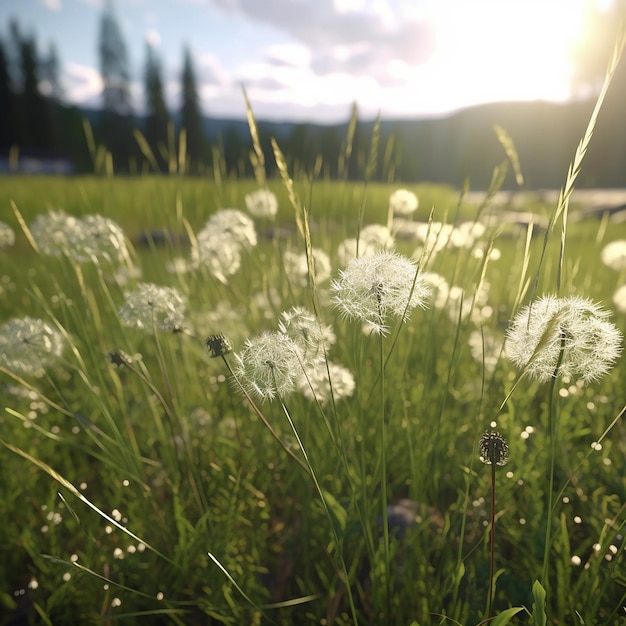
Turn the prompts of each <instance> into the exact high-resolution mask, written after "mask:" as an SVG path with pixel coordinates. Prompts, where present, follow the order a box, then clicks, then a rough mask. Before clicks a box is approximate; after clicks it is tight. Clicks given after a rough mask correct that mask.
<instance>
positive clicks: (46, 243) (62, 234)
mask: <svg viewBox="0 0 626 626" xmlns="http://www.w3.org/2000/svg"><path fill="white" fill-rule="evenodd" d="M30 232H31V234H32V236H33V239H34V240H35V243H36V244H37V247H38V248H39V250H40V251H41V253H42V254H47V255H51V256H61V255H63V254H66V255H67V256H69V257H70V258H71V259H72V260H73V261H75V262H76V263H84V262H86V261H94V260H99V259H105V260H107V261H109V262H121V261H127V260H128V259H129V254H128V248H127V247H126V239H125V238H124V232H123V230H122V229H121V228H120V227H119V226H118V225H117V224H116V223H115V222H114V221H113V220H110V219H108V218H105V217H102V216H101V215H87V216H85V217H83V218H81V219H78V218H76V217H73V216H71V215H67V214H66V213H65V212H63V211H50V212H49V213H47V214H43V215H38V216H37V217H36V218H35V220H34V221H33V222H32V224H31V225H30Z"/></svg>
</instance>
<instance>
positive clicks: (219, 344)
mask: <svg viewBox="0 0 626 626" xmlns="http://www.w3.org/2000/svg"><path fill="white" fill-rule="evenodd" d="M206 346H207V348H208V350H209V354H210V356H211V358H212V359H215V358H217V357H220V356H225V355H227V354H229V353H231V352H232V351H233V345H232V343H231V342H230V340H229V339H228V338H227V337H225V336H224V335H221V334H219V335H209V336H208V337H207V338H206Z"/></svg>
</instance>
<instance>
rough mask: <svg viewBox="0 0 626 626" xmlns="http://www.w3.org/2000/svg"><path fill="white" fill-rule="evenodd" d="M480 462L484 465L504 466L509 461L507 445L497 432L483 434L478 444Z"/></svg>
mask: <svg viewBox="0 0 626 626" xmlns="http://www.w3.org/2000/svg"><path fill="white" fill-rule="evenodd" d="M478 449H479V453H480V457H479V458H480V460H481V461H482V462H483V463H485V465H500V466H502V465H506V464H507V463H508V461H509V444H508V443H507V441H506V439H505V438H504V437H503V436H502V435H501V434H500V433H499V432H497V431H493V430H492V431H487V432H485V433H483V435H482V437H481V438H480V442H479V443H478Z"/></svg>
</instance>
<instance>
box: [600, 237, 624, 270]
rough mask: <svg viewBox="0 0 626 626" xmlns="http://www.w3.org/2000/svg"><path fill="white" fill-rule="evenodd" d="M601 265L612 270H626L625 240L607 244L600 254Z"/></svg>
mask: <svg viewBox="0 0 626 626" xmlns="http://www.w3.org/2000/svg"><path fill="white" fill-rule="evenodd" d="M600 259H601V260H602V263H603V264H604V265H606V266H607V267H610V268H611V269H613V270H616V271H620V270H623V269H626V239H617V240H616V241H611V242H610V243H607V244H606V246H604V248H602V251H601V252H600Z"/></svg>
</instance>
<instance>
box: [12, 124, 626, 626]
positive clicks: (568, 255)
mask: <svg viewBox="0 0 626 626" xmlns="http://www.w3.org/2000/svg"><path fill="white" fill-rule="evenodd" d="M251 126H252V128H251V130H252V136H253V139H254V123H253V120H251ZM503 139H506V137H503ZM589 139H590V133H588V134H587V135H586V136H585V138H584V140H583V144H581V145H582V148H584V144H585V141H588V140H589ZM374 143H375V142H373V144H374ZM256 147H257V148H258V145H257V146H256ZM503 148H504V149H503V162H502V163H501V164H499V165H498V166H497V167H496V169H495V171H494V178H493V185H492V189H491V190H490V193H487V196H486V199H485V201H484V202H483V203H482V204H480V205H476V204H469V203H468V202H466V201H465V196H464V190H457V189H451V188H447V187H441V186H435V185H429V184H421V185H416V186H411V187H409V188H405V186H404V185H399V184H394V183H392V182H390V183H387V184H378V183H376V184H375V183H372V182H368V172H371V170H372V167H373V166H374V165H375V159H376V151H375V150H374V149H372V151H371V152H370V153H369V154H368V155H365V158H364V162H365V163H366V169H365V170H364V176H363V178H364V180H363V181H362V182H354V181H352V182H351V181H347V180H336V181H331V180H328V179H326V178H324V177H323V176H318V177H316V176H315V175H313V173H306V172H296V173H295V174H294V173H293V172H290V171H289V167H288V166H287V164H286V162H285V160H284V158H283V156H282V153H281V152H280V147H279V146H275V152H274V155H262V154H260V152H259V150H260V149H259V150H257V151H256V153H255V155H256V157H255V158H256V160H255V161H254V162H255V164H256V173H257V176H256V178H255V179H250V180H247V179H237V178H234V177H230V176H227V175H225V173H223V172H220V170H219V167H218V168H216V170H215V172H214V174H213V176H211V177H209V176H207V177H206V178H187V177H183V176H176V175H174V176H156V175H151V176H143V177H134V178H133V177H116V176H97V177H96V176H94V177H81V178H70V179H60V178H34V179H31V178H19V177H13V178H6V179H5V180H4V181H3V184H2V187H1V189H0V195H1V197H0V202H1V206H2V207H3V221H4V222H5V223H6V225H7V228H6V229H4V231H3V238H2V241H3V243H4V244H5V245H4V247H3V248H2V249H0V263H1V265H0V267H1V271H0V379H1V380H0V383H1V387H0V398H1V400H2V402H1V406H2V413H1V414H0V423H1V425H2V427H1V430H0V432H1V435H0V441H1V442H2V444H3V447H2V450H3V452H2V466H1V467H2V479H1V481H0V512H1V514H2V519H3V520H4V523H3V532H2V535H1V539H0V553H1V554H0V562H1V563H2V565H1V566H0V606H2V607H3V608H2V610H3V614H4V616H5V617H4V618H3V619H4V622H3V623H11V620H17V619H22V620H23V621H24V622H26V620H30V621H31V622H32V623H45V624H73V623H114V622H120V623H151V624H153V623H155V624H161V623H163V624H166V623H175V624H211V623H216V624H217V623H224V624H285V625H287V624H309V623H310V624H336V625H342V624H406V625H411V626H413V625H415V626H426V625H428V624H461V625H477V624H486V623H490V624H497V625H499V626H502V625H503V624H532V625H535V626H539V625H544V624H548V623H550V624H557V623H558V624H597V625H610V624H619V623H626V622H625V615H624V604H625V602H626V577H625V576H624V541H625V540H624V530H625V528H624V526H625V524H626V514H625V512H626V504H625V503H626V471H625V469H626V468H625V459H626V433H625V432H624V425H623V421H622V419H621V417H622V412H623V410H624V397H623V395H622V393H621V390H623V389H624V388H625V387H626V368H625V366H624V362H623V357H622V356H621V346H622V343H623V340H622V337H623V333H624V332H625V331H626V307H625V306H624V302H623V295H621V297H620V295H619V293H620V292H619V291H618V289H619V287H621V286H622V285H623V284H624V278H625V276H626V263H624V258H626V253H625V252H624V246H626V243H624V241H622V240H626V225H625V224H624V223H622V222H620V221H619V220H618V219H616V217H610V216H609V215H608V214H605V215H603V216H591V217H585V218H582V217H581V215H582V213H581V207H576V206H575V205H572V206H570V205H569V202H568V199H569V192H570V191H571V189H572V188H573V184H574V182H575V177H576V172H577V171H578V168H579V167H580V165H581V162H582V157H583V156H584V150H581V151H579V152H578V153H577V154H576V155H573V168H572V170H571V171H570V172H569V174H568V173H565V172H564V193H563V196H562V198H561V199H560V200H559V202H558V203H557V204H556V205H546V204H542V203H541V202H540V201H539V200H537V198H536V197H535V196H534V195H533V194H532V193H531V192H530V191H529V192H527V193H526V194H525V196H524V198H525V200H524V202H523V203H522V208H521V210H520V209H517V210H520V219H519V220H518V223H505V222H504V221H503V219H502V211H503V209H502V207H497V206H494V205H493V204H492V203H491V202H490V198H491V193H492V192H495V190H496V189H497V188H498V187H499V185H500V184H501V183H502V181H503V179H504V175H505V173H506V171H507V169H509V168H512V169H513V170H514V171H515V173H516V174H518V179H519V178H520V176H521V174H522V172H520V171H519V164H518V163H517V162H516V160H515V158H514V150H513V147H512V146H510V145H508V144H507V142H506V141H504V140H503ZM262 158H274V159H275V160H276V163H277V167H278V170H279V172H280V176H277V177H276V178H272V179H269V180H267V179H266V178H265V176H264V171H265V168H264V164H263V162H262ZM470 184H471V181H470ZM259 192H260V193H259ZM418 202H419V204H417V203H418ZM529 214H530V215H531V216H532V219H530V220H528V217H529ZM4 216H6V217H4ZM577 216H578V217H580V219H574V218H576V217H577ZM7 229H10V230H11V231H12V232H14V233H15V241H14V242H12V241H11V237H10V236H9V235H8V234H7V232H8V230H7ZM615 242H617V243H615ZM610 243H612V244H613V246H612V247H609V248H607V245H608V244H610ZM9 244H12V245H9Z"/></svg>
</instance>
